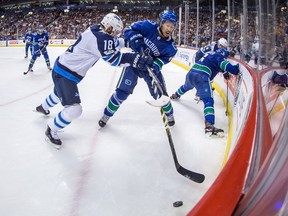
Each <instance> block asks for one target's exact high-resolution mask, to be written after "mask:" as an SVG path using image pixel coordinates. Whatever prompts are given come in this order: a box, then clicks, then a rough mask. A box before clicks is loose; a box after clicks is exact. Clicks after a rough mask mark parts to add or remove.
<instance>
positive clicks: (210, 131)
mask: <svg viewBox="0 0 288 216" xmlns="http://www.w3.org/2000/svg"><path fill="white" fill-rule="evenodd" d="M205 134H207V135H209V136H210V137H224V130H222V129H219V128H216V127H214V125H212V124H210V123H208V122H206V127H205Z"/></svg>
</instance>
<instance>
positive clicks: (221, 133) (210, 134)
mask: <svg viewBox="0 0 288 216" xmlns="http://www.w3.org/2000/svg"><path fill="white" fill-rule="evenodd" d="M206 136H207V137H210V138H223V137H225V134H224V132H218V133H217V134H216V133H212V132H208V133H206Z"/></svg>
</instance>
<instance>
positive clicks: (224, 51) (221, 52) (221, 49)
mask: <svg viewBox="0 0 288 216" xmlns="http://www.w3.org/2000/svg"><path fill="white" fill-rule="evenodd" d="M217 52H218V53H220V54H221V55H223V56H224V58H228V56H229V52H228V51H227V50H226V49H225V48H220V49H218V50H217Z"/></svg>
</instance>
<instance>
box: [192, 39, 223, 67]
mask: <svg viewBox="0 0 288 216" xmlns="http://www.w3.org/2000/svg"><path fill="white" fill-rule="evenodd" d="M227 46H228V43H227V40H226V39H225V38H220V39H219V40H218V41H214V42H212V43H211V44H208V45H206V46H204V47H202V48H200V49H199V50H198V51H197V52H196V54H195V63H197V62H198V61H199V60H200V59H201V58H202V57H203V56H204V55H205V54H206V53H208V52H211V51H216V50H218V49H220V48H227Z"/></svg>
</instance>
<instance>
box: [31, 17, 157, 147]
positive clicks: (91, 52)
mask: <svg viewBox="0 0 288 216" xmlns="http://www.w3.org/2000/svg"><path fill="white" fill-rule="evenodd" d="M100 23H101V24H100V25H93V26H91V27H89V28H88V29H87V30H86V31H85V32H83V33H82V34H81V35H80V37H79V38H78V40H77V41H76V42H75V43H74V44H73V45H72V46H70V47H69V48H68V49H67V50H66V51H65V53H63V54H62V55H60V56H59V57H58V58H57V59H56V62H55V64H54V67H53V70H52V79H53V82H54V91H53V92H52V93H51V94H50V95H49V96H48V97H47V98H46V99H45V100H44V101H43V103H42V104H41V105H40V106H38V107H36V111H38V112H39V113H42V114H44V115H49V114H50V111H49V109H51V108H52V107H54V106H55V105H56V104H58V103H59V102H60V101H61V104H62V105H63V107H64V108H63V110H62V111H60V112H59V113H58V115H57V116H56V117H55V118H54V119H53V120H51V121H49V122H48V127H47V130H46V132H45V134H46V136H47V138H48V139H49V140H50V142H51V143H52V144H53V145H54V146H55V147H56V148H60V146H61V144H62V141H61V140H60V138H59V137H58V134H57V132H58V130H60V129H63V128H65V127H66V126H67V125H69V124H70V123H71V122H72V121H73V120H74V119H76V118H78V117H79V116H80V115H81V113H82V106H81V104H80V103H81V100H80V96H79V91H78V87H77V84H78V83H79V82H80V81H81V80H82V79H83V78H84V77H85V76H86V73H87V72H88V70H89V69H90V68H91V67H92V66H93V65H94V64H95V63H96V62H98V60H100V59H103V60H104V61H106V62H107V63H109V64H110V65H112V66H130V65H131V66H132V67H135V68H138V69H139V70H144V69H145V68H146V65H147V66H149V67H151V66H152V65H153V59H152V58H151V57H150V56H145V55H140V54H137V53H121V52H120V51H119V50H118V49H116V47H115V41H116V39H117V36H118V35H119V34H120V33H121V32H122V30H123V23H122V21H121V19H120V18H119V17H118V16H117V15H116V14H114V13H109V14H107V15H106V16H104V18H103V19H102V21H101V22H100Z"/></svg>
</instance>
